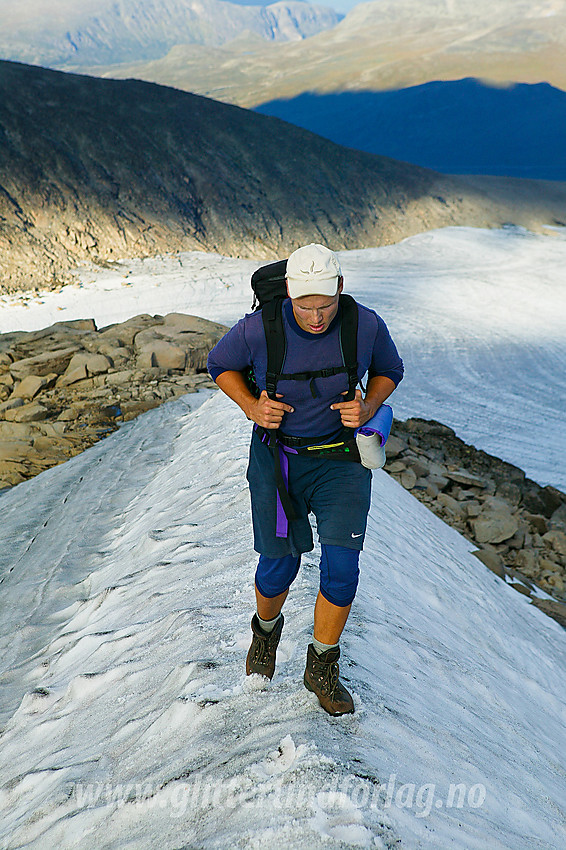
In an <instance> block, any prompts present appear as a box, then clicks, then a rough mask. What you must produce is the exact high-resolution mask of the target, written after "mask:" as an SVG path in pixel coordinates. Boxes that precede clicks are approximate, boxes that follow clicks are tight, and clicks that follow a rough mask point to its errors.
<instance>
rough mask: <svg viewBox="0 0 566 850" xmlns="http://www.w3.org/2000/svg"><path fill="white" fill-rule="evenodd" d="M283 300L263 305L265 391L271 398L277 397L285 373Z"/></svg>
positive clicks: (285, 343) (274, 300)
mask: <svg viewBox="0 0 566 850" xmlns="http://www.w3.org/2000/svg"><path fill="white" fill-rule="evenodd" d="M283 301H284V299H283V298H274V299H273V300H272V301H268V302H267V303H266V304H264V305H263V307H262V310H261V318H262V320H263V329H264V331H265V342H266V344H267V372H266V375H265V389H266V392H267V395H268V396H269V398H272V399H275V398H276V397H277V395H276V394H277V380H278V378H279V376H280V374H281V372H282V371H283V363H284V362H285V354H286V353H287V338H286V336H285V329H284V327H283Z"/></svg>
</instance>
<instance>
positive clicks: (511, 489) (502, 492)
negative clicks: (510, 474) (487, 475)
mask: <svg viewBox="0 0 566 850" xmlns="http://www.w3.org/2000/svg"><path fill="white" fill-rule="evenodd" d="M495 495H496V496H498V497H499V498H500V499H503V500H504V501H506V502H508V503H509V504H510V505H514V506H515V507H516V506H517V505H518V504H519V502H520V501H521V497H522V495H523V494H522V492H521V488H520V487H519V485H518V484H515V482H514V481H503V482H502V483H501V484H500V485H499V487H498V488H497V490H496V491H495Z"/></svg>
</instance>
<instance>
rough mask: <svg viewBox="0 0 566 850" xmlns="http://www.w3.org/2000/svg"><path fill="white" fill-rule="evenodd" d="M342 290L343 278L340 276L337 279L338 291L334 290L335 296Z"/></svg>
mask: <svg viewBox="0 0 566 850" xmlns="http://www.w3.org/2000/svg"><path fill="white" fill-rule="evenodd" d="M343 289H344V278H343V277H342V276H340V277H339V278H338V289H337V290H336V294H337V295H340V294H341V292H342V290H343Z"/></svg>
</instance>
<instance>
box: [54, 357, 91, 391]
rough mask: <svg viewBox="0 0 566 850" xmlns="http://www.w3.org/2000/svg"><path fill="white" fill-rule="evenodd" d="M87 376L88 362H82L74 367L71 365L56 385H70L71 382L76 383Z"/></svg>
mask: <svg viewBox="0 0 566 850" xmlns="http://www.w3.org/2000/svg"><path fill="white" fill-rule="evenodd" d="M86 377H87V371H86V363H82V364H80V365H76V366H74V367H72V366H70V365H69V368H68V369H67V371H66V372H65V374H64V375H61V377H60V378H58V379H57V384H56V386H58V387H70V386H71V384H76V383H77V382H78V381H82V380H83V379H84V378H86Z"/></svg>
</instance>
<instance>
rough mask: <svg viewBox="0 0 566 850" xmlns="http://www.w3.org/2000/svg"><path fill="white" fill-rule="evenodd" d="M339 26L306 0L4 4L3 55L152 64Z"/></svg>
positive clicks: (0, 0) (44, 61)
mask: <svg viewBox="0 0 566 850" xmlns="http://www.w3.org/2000/svg"><path fill="white" fill-rule="evenodd" d="M339 20H340V15H338V14H337V13H336V12H335V11H334V10H332V9H329V8H326V7H324V6H317V5H312V4H310V3H305V2H300V0H279V2H276V3H271V4H265V5H260V6H252V5H249V6H248V5H245V6H242V5H238V4H235V3H230V2H225V0H143V2H140V0H78V1H77V0H19V2H18V3H17V4H16V3H14V2H13V1H12V0H0V21H1V23H2V26H1V27H0V57H1V58H3V59H12V60H18V61H21V62H30V63H33V64H39V65H48V66H51V67H63V66H65V65H69V64H73V65H76V66H81V65H84V64H105V63H109V62H126V61H133V60H134V61H139V60H149V59H155V58H159V57H161V56H163V55H165V54H166V53H167V51H168V50H169V49H170V48H171V47H173V46H174V45H175V44H180V43H181V44H184V43H189V44H192V43H195V44H211V45H219V44H223V43H224V42H227V41H231V40H232V39H235V38H237V37H238V36H241V34H242V33H246V34H247V36H248V37H249V36H252V37H253V36H255V37H256V38H259V39H260V40H266V41H285V40H288V39H290V40H295V39H302V38H306V37H307V36H311V35H314V34H315V33H317V32H320V31H321V30H323V29H329V28H331V27H332V26H334V25H335V24H336V23H337V22H338V21H339Z"/></svg>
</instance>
